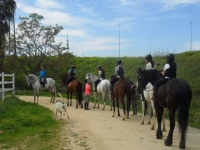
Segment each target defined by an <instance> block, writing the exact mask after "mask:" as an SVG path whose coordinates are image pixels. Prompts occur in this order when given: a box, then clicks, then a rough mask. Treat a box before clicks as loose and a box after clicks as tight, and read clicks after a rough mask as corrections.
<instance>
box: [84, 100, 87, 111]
mask: <svg viewBox="0 0 200 150" xmlns="http://www.w3.org/2000/svg"><path fill="white" fill-rule="evenodd" d="M86 104H87V102H84V109H85V110H87V107H86V106H87V105H86Z"/></svg>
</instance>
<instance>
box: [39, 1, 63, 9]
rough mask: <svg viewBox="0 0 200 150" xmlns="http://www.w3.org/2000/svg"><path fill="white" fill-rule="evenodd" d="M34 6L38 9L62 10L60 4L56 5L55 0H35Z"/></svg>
mask: <svg viewBox="0 0 200 150" xmlns="http://www.w3.org/2000/svg"><path fill="white" fill-rule="evenodd" d="M35 4H36V6H37V7H40V8H45V9H46V8H54V9H55V8H59V9H61V8H64V7H63V5H62V4H60V3H58V2H57V1H55V0H36V2H35Z"/></svg>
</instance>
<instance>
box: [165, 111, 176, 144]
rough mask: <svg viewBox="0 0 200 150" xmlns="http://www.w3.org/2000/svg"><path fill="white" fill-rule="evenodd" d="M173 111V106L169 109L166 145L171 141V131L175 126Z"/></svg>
mask: <svg viewBox="0 0 200 150" xmlns="http://www.w3.org/2000/svg"><path fill="white" fill-rule="evenodd" d="M175 111H176V110H175V109H174V108H171V109H169V119H170V129H169V133H168V136H167V139H166V140H165V145H166V146H170V145H172V143H173V132H174V127H175V119H174V115H175Z"/></svg>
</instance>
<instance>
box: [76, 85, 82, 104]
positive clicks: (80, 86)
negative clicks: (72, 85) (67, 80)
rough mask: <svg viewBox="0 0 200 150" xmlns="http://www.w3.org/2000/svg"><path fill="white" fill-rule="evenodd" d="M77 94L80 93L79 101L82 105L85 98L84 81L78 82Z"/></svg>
mask: <svg viewBox="0 0 200 150" xmlns="http://www.w3.org/2000/svg"><path fill="white" fill-rule="evenodd" d="M77 94H78V103H79V105H81V104H82V100H83V95H82V83H81V82H79V83H78V88H77Z"/></svg>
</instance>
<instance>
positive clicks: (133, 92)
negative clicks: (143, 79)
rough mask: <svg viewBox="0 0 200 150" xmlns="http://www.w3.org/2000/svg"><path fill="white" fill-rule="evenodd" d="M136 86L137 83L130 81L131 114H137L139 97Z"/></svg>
mask: <svg viewBox="0 0 200 150" xmlns="http://www.w3.org/2000/svg"><path fill="white" fill-rule="evenodd" d="M137 88H138V86H137V84H136V83H134V82H132V81H131V103H132V104H131V105H132V107H133V114H132V115H133V116H134V115H137V99H139V98H140V94H139V93H138V89H137Z"/></svg>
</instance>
